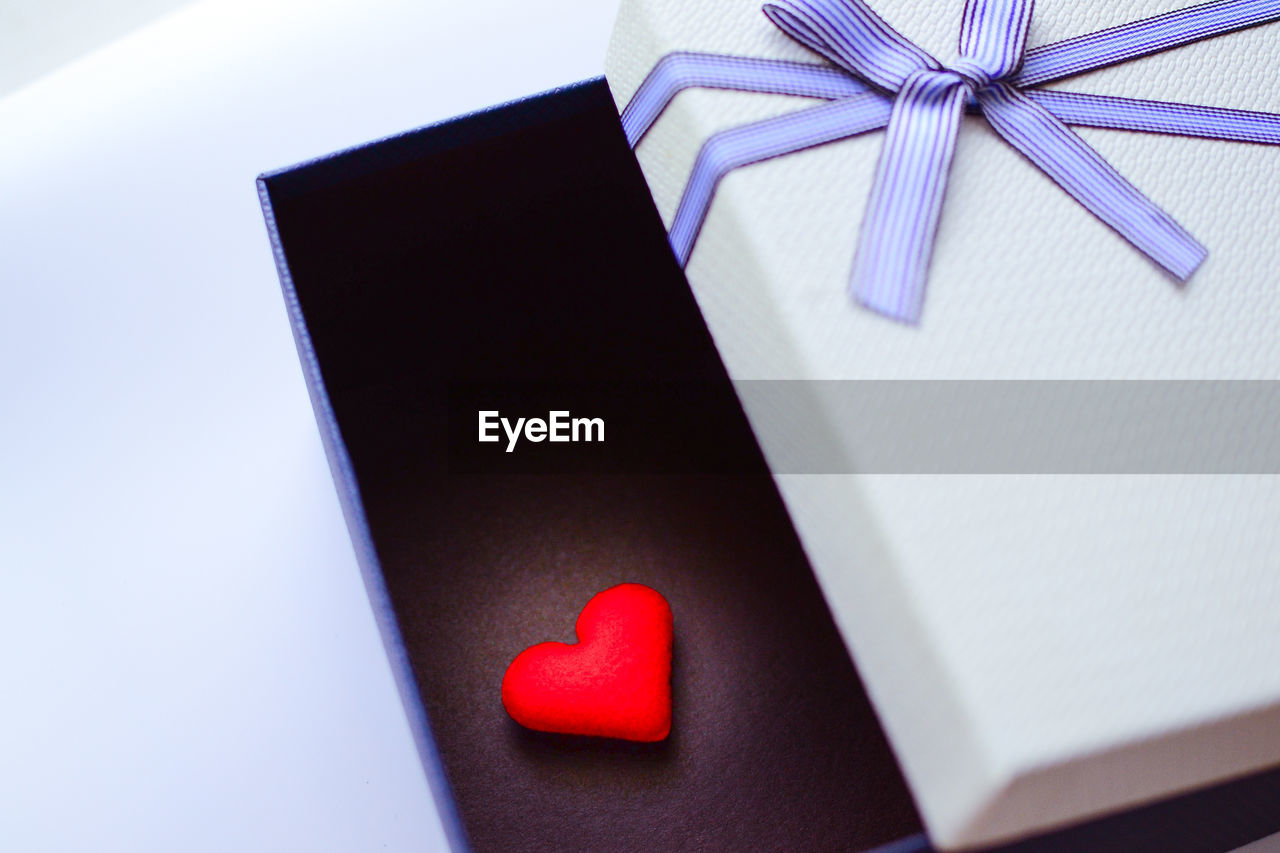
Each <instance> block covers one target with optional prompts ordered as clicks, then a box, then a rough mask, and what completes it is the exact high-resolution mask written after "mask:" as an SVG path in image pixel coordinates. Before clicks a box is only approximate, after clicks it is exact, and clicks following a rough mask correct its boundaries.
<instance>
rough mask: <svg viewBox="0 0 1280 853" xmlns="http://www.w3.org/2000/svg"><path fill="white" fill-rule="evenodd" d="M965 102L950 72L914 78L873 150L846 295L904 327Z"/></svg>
mask: <svg viewBox="0 0 1280 853" xmlns="http://www.w3.org/2000/svg"><path fill="white" fill-rule="evenodd" d="M965 99H966V90H965V87H964V86H963V85H962V84H961V83H960V82H959V80H958V79H956V78H954V77H952V76H951V75H945V74H934V73H928V72H925V73H922V74H918V75H915V76H913V77H912V78H910V79H909V80H908V81H907V83H906V85H905V86H904V87H903V89H902V91H901V92H900V93H899V95H898V98H897V100H896V101H895V102H894V105H893V114H892V117H891V118H890V120H889V130H888V133H887V134H886V135H885V141H884V148H883V150H882V151H881V152H880V161H879V163H878V165H877V167H876V177H875V184H874V185H873V187H872V190H871V199H870V201H869V202H868V205H867V211H866V214H865V215H864V218H863V221H862V234H861V236H860V238H859V242H858V252H857V255H856V256H855V258H854V263H853V275H852V277H851V279H850V282H849V292H850V295H851V296H852V297H853V298H854V299H855V300H856V301H857V302H859V303H861V304H862V305H864V306H866V307H867V308H870V309H871V310H873V311H876V312H878V313H880V314H883V315H885V316H887V317H890V318H892V319H895V320H899V321H901V322H904V323H916V322H918V321H919V319H920V312H921V308H922V306H923V303H924V290H925V280H926V277H927V276H928V272H929V260H930V258H931V257H932V254H933V239H934V235H935V234H936V232H937V230H938V217H939V215H940V214H941V212H942V201H943V196H944V195H945V193H946V188H947V177H948V175H949V173H950V170H951V159H952V156H953V155H954V154H955V144H956V135H957V134H958V133H959V130H960V116H961V113H962V111H963V108H964V102H965Z"/></svg>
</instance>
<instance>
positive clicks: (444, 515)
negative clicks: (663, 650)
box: [259, 81, 1280, 853]
mask: <svg viewBox="0 0 1280 853" xmlns="http://www.w3.org/2000/svg"><path fill="white" fill-rule="evenodd" d="M259 191H260V194H261V197H262V201H263V209H264V211H265V213H266V219H267V225H268V233H269V235H270V237H271V242H272V246H273V248H274V250H275V255H276V261H277V264H278V267H279V271H280V276H281V281H282V283H283V287H284V293H285V297H286V305H287V307H288V310H289V316H290V320H291V323H292V326H293V331H294V335H295V338H296V341H297V344H298V351H299V354H300V356H301V361H302V366H303V369H304V374H305V376H306V380H307V384H308V388H309V389H310V392H311V395H312V399H313V402H314V405H315V409H316V414H317V421H318V423H319V425H320V430H321V435H322V437H323V439H324V443H325V447H326V451H327V453H328V456H329V460H330V464H331V466H332V469H333V472H334V480H335V483H336V486H337V489H338V492H339V495H340V497H341V499H342V503H343V507H344V511H345V514H346V518H347V523H348V526H349V528H350V532H351V535H352V540H353V542H354V544H355V547H356V553H357V556H358V558H359V561H360V564H361V567H362V570H363V572H364V576H365V582H366V586H367V588H368V591H369V596H370V600H371V602H372V605H373V609H374V613H375V615H376V617H377V620H378V623H379V626H380V629H381V631H382V633H383V637H384V640H385V643H386V646H387V651H388V656H389V659H390V662H391V666H392V670H393V673H394V675H395V678H396V681H397V683H398V685H399V687H400V692H401V696H402V699H403V702H404V706H405V709H406V713H407V716H408V719H409V723H410V726H411V728H412V730H413V732H414V735H415V740H416V742H417V745H418V749H419V752H420V755H421V758H422V762H423V766H424V769H425V772H426V773H427V776H428V778H429V779H430V781H431V784H432V789H433V791H434V793H435V795H436V805H437V808H438V811H439V813H440V815H441V817H442V819H443V821H444V824H445V827H446V831H447V834H448V836H449V839H450V844H451V847H452V848H453V849H454V850H456V851H459V853H461V851H465V850H476V851H490V850H492V851H504V853H506V851H519V850H537V851H544V850H600V851H607V850H645V851H648V850H653V849H696V850H726V851H739V850H744V849H807V850H853V851H867V852H868V853H871V851H874V853H916V851H928V850H930V849H933V848H932V847H931V845H930V841H929V840H928V839H927V838H926V836H925V834H924V833H923V831H922V825H921V822H920V818H919V816H918V814H917V811H916V808H915V803H914V800H913V796H912V792H911V791H909V790H908V788H907V786H906V783H905V781H904V779H903V776H902V774H901V772H900V770H899V767H898V764H897V761H896V760H895V756H894V754H893V752H892V751H891V749H890V746H889V744H888V742H887V740H886V738H885V735H884V732H883V730H882V728H881V726H880V724H879V722H878V719H877V716H876V714H875V713H874V712H873V710H872V705H871V703H870V702H869V700H868V698H867V695H866V693H865V692H864V690H863V687H862V682H861V680H860V678H859V672H858V670H856V669H855V667H854V665H853V662H852V661H851V659H850V657H849V654H848V651H847V649H846V647H845V645H844V643H843V639H842V637H841V634H840V632H839V630H838V629H837V626H836V623H835V621H834V620H833V618H832V613H831V610H830V609H829V608H828V605H827V601H826V599H824V597H823V595H822V592H821V589H820V587H819V585H818V583H817V581H816V580H815V576H814V573H813V570H812V569H811V566H810V563H809V561H808V559H807V558H806V555H805V553H804V552H803V551H802V549H801V547H800V544H799V542H798V540H797V538H796V534H795V531H794V529H793V526H792V522H791V519H790V518H789V517H788V515H787V514H786V512H785V510H784V507H783V504H782V502H781V500H780V498H779V495H778V492H777V490H776V488H775V481H774V479H773V478H772V477H771V475H770V473H769V471H768V469H767V468H766V467H765V466H764V462H763V459H762V457H761V455H760V452H759V449H758V447H757V443H756V439H755V436H754V435H753V433H752V432H751V431H750V429H749V427H748V423H747V420H746V418H745V417H744V414H743V411H742V409H741V407H740V406H739V403H738V401H737V399H736V397H735V393H734V391H735V388H734V386H733V385H732V384H731V382H730V380H729V378H728V376H727V374H726V373H725V371H724V367H723V365H722V363H721V360H720V357H719V355H718V353H717V352H716V350H715V347H714V345H713V342H712V340H711V337H710V335H709V334H708V332H707V329H706V327H705V325H704V322H703V320H702V317H701V315H700V313H699V311H698V308H697V306H696V304H695V302H694V299H693V296H692V294H691V292H690V290H689V288H688V284H687V282H686V280H685V278H684V276H683V275H682V274H681V272H680V270H679V267H678V265H677V264H676V262H675V260H674V259H673V257H672V253H671V252H670V249H669V247H668V244H667V241H666V238H665V235H664V233H663V227H662V223H661V220H660V218H659V216H658V214H657V212H656V210H655V209H654V206H653V203H652V201H651V199H650V197H649V194H648V190H647V188H646V186H645V183H644V178H643V176H642V174H641V172H640V170H639V168H638V166H637V164H636V161H635V159H634V158H633V156H632V155H631V153H630V151H629V148H628V144H627V141H626V139H625V136H624V133H623V129H622V127H621V125H620V123H619V120H618V114H617V111H616V109H615V107H614V104H613V101H612V99H611V97H610V95H609V92H608V89H607V88H606V86H605V84H604V82H603V81H592V82H588V83H585V84H582V85H580V86H576V87H571V88H569V89H565V90H562V91H558V92H553V93H549V94H546V95H542V96H539V97H535V98H531V99H529V100H527V101H523V102H519V103H516V104H511V105H507V106H503V107H499V108H495V109H493V110H489V111H485V112H483V113H479V114H476V115H474V116H468V117H464V118H461V119H458V120H456V121H452V122H448V123H445V124H442V125H438V126H434V127H429V128H424V129H421V130H417V131H413V132H410V133H406V134H404V135H402V136H398V137H395V138H392V139H387V140H382V141H379V142H375V143H371V144H370V145H367V146H363V147H361V148H357V149H354V150H351V151H347V152H342V153H340V154H336V155H334V156H332V157H326V158H323V159H321V160H318V161H315V162H312V163H306V164H302V165H300V166H297V167H293V168H289V169H285V170H282V171H279V172H273V173H271V174H268V175H265V176H263V178H262V179H260V182H259ZM739 387H741V386H739ZM559 409H564V410H568V411H571V412H574V413H581V414H591V415H601V416H602V419H603V420H604V421H605V425H606V432H605V436H604V437H605V441H603V442H601V443H586V444H552V443H550V442H545V443H528V444H521V445H520V446H519V447H517V448H516V449H515V450H513V451H512V452H511V453H507V452H505V443H488V442H485V443H482V442H480V441H478V412H480V411H491V410H492V411H501V412H509V413H511V414H516V413H526V414H528V413H534V412H545V411H550V410H559ZM620 581H642V582H647V583H649V584H651V585H653V586H654V587H656V588H658V589H659V590H660V591H662V592H663V593H664V594H665V595H666V596H667V597H668V599H669V600H670V601H671V604H672V607H673V610H674V613H675V625H676V628H675V660H674V670H673V672H674V675H673V692H674V705H673V710H674V718H673V728H672V734H671V736H670V737H669V738H668V739H667V740H666V741H664V742H662V743H659V744H627V743H623V742H618V741H607V740H596V739H591V738H574V737H567V736H556V735H545V734H539V733H535V732H531V731H526V730H523V729H521V728H520V727H519V726H518V725H517V724H516V723H514V722H513V721H512V720H510V719H509V718H507V716H506V714H505V713H504V711H503V709H502V705H501V702H500V699H499V683H500V681H501V677H502V673H503V671H504V669H505V667H506V665H507V664H508V663H509V662H510V661H511V659H512V658H513V657H514V656H515V655H516V654H517V653H518V652H519V651H520V650H521V649H522V648H524V647H526V646H527V645H529V644H532V643H534V642H538V641H542V640H547V639H554V640H563V641H571V640H572V639H573V636H572V623H573V619H574V617H575V616H576V614H577V612H578V610H579V609H580V608H581V607H582V605H583V604H584V603H585V602H586V600H587V599H588V598H589V597H590V596H591V595H592V594H593V593H595V592H597V591H599V590H600V589H603V588H605V587H607V586H609V585H611V584H614V583H617V582H620ZM933 677H938V676H937V673H936V672H933V671H930V670H929V669H928V668H927V667H922V668H921V669H920V670H918V671H915V670H903V671H901V672H899V673H898V678H899V680H901V681H904V682H905V681H910V680H922V679H928V678H933ZM920 690H921V692H922V693H924V692H927V686H922V687H921V688H920ZM917 710H918V711H919V712H920V713H927V712H928V710H929V709H927V708H920V709H917ZM1277 796H1280V773H1275V772H1271V773H1268V774H1264V775H1257V776H1252V777H1249V778H1246V779H1241V780H1236V781H1232V782H1228V783H1225V784H1220V785H1214V786H1210V787H1207V788H1203V789H1200V790H1197V791H1195V792H1192V793H1188V794H1185V795H1181V796H1178V797H1174V798H1170V799H1165V800H1162V801H1161V802H1158V803H1154V804H1151V805H1147V806H1143V807H1140V808H1134V809H1129V810H1126V811H1124V812H1123V813H1120V814H1116V815H1113V816H1110V817H1107V818H1104V819H1101V820H1094V821H1091V822H1087V823H1083V824H1079V825H1076V826H1072V827H1070V828H1066V829H1062V830H1059V831H1055V832H1052V833H1048V834H1041V835H1038V836H1035V837H1033V838H1028V839H1026V840H1023V841H1019V842H1016V843H1014V844H1013V845H1011V846H1005V847H1001V848H1000V850H1001V851H1002V853H1048V851H1053V850H1090V851H1098V853H1106V852H1107V851H1117V853H1118V851H1127V850H1133V849H1159V850H1162V851H1168V852H1169V853H1195V852H1196V851H1214V853H1217V851H1226V850H1229V849H1231V848H1233V847H1236V846H1238V845H1240V844H1243V843H1245V842H1247V841H1250V840H1253V839H1255V838H1258V837H1261V836H1262V835H1265V834H1267V833H1268V832H1273V831H1276V830H1280V818H1278V817H1277V815H1276V814H1275V810H1274V803H1275V802H1276V799H1277Z"/></svg>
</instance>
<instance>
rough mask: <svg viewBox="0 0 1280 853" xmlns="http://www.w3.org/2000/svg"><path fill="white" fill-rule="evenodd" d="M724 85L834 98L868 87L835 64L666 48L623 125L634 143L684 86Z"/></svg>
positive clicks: (631, 103)
mask: <svg viewBox="0 0 1280 853" xmlns="http://www.w3.org/2000/svg"><path fill="white" fill-rule="evenodd" d="M695 87H697V88H702V89H728V90H730V91H735V92H758V93H763V94H770V95H793V96H795V97H801V98H822V99H823V100H828V101H832V100H836V99H837V98H848V97H850V96H852V95H860V94H862V93H864V92H868V91H870V90H871V87H870V86H868V85H867V84H866V83H863V82H862V81H861V80H858V79H857V78H856V77H851V76H849V74H847V73H846V72H844V71H841V70H840V69H839V68H832V67H830V66H827V65H812V64H808V63H804V62H787V61H785V60H781V59H752V58H750V57H745V56H719V55H717V54H713V53H684V52H680V53H669V54H667V55H666V56H664V57H662V59H660V60H659V61H658V64H657V65H655V66H654V67H653V70H652V71H650V72H649V74H648V76H647V77H645V78H644V82H643V83H641V84H640V88H639V89H637V90H636V93H635V95H634V96H632V98H631V100H630V101H628V102H627V106H626V108H625V109H623V111H622V129H623V131H625V132H626V135H627V142H629V143H630V144H631V147H632V148H635V147H636V146H637V145H638V144H640V140H641V139H643V138H644V135H645V134H646V133H648V132H649V129H650V128H651V127H653V125H654V123H655V122H656V121H657V120H658V117H659V116H661V115H662V113H663V111H664V110H666V108H667V106H668V105H669V104H670V103H671V101H672V100H673V99H674V98H675V96H676V95H678V94H680V93H681V92H683V91H684V90H685V89H692V88H695Z"/></svg>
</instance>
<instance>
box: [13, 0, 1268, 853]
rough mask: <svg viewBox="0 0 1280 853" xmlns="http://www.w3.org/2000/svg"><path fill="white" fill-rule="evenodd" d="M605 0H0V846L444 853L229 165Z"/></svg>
mask: <svg viewBox="0 0 1280 853" xmlns="http://www.w3.org/2000/svg"><path fill="white" fill-rule="evenodd" d="M615 5H616V4H615V3H614V2H613V0H541V2H539V3H538V4H536V5H534V4H529V3H516V2H508V0H488V2H478V3H477V2H472V3H466V4H458V5H457V6H447V5H446V4H444V3H443V2H441V0H420V2H408V0H366V2H354V0H352V2H336V0H323V1H322V2H309V3H303V2H295V0H269V2H268V0H257V2H242V0H204V2H201V3H198V4H194V5H191V4H184V3H183V2H182V0H117V2H113V3H110V4H102V3H89V2H86V0H40V2H38V3H37V2H35V0H0V30H2V31H0V54H3V55H4V56H5V60H4V61H3V62H0V128H3V130H0V293H2V294H3V296H4V297H5V307H4V309H3V310H2V311H0V678H3V682H2V683H3V685H4V688H3V690H2V691H0V768H2V769H0V802H3V803H4V806H3V807H0V845H2V846H3V848H4V849H5V850H22V851H27V850H33V851H35V850H41V851H43V850H95V851H114V850H121V851H124V850H128V851H161V850H164V851H169V850H184V851H202V850H209V851H227V850H243V851H255V850H272V851H275V850H307V851H324V850H352V851H364V850H390V851H395V850H414V851H430V850H436V849H442V845H443V839H442V835H441V832H440V827H439V822H438V820H437V818H436V816H435V812H434V807H433V805H432V800H431V796H430V793H429V792H428V790H427V787H426V783H425V779H424V777H423V774H422V771H421V768H420V766H419V764H418V759H417V755H416V753H415V751H414V748H413V744H412V742H411V740H410V737H409V732H408V728H407V724H406V722H405V717H404V714H403V712H402V710H401V708H400V704H399V700H398V698H397V696H396V693H395V689H394V686H393V684H392V681H391V675H390V671H389V669H388V666H387V662H386V658H385V656H384V654H383V651H382V647H381V642H380V640H379V637H378V635H377V633H376V631H375V629H374V624H373V619H372V616H371V614H370V611H369V607H368V604H367V602H366V599H365V596H364V590H363V587H362V585H361V582H360V579H359V574H358V570H357V567H356V565H355V561H354V557H353V554H352V550H351V546H350V544H349V542H348V540H347V535H346V530H345V528H344V526H343V522H342V518H341V515H340V512H339V509H338V506H337V500H336V497H335V494H334V491H333V488H332V485H331V481H330V479H329V473H328V469H327V466H326V464H325V461H324V456H323V452H322V450H321V448H320V443H319V439H318V434H317V432H316V428H315V423H314V420H313V417H312V414H311V409H310V404H309V402H308V400H307V396H306V391H305V388H304V386H303V382H302V376H301V372H300V370H299V368H298V365H297V359H296V356H295V353H294V349H293V343H292V340H291V337H290V334H289V330H288V324H287V320H286V318H285V314H284V310H283V306H282V303H281V299H280V296H279V290H278V284H277V282H276V277H275V271H274V268H273V266H272V261H271V255H270V251H269V247H268V245H267V240H266V235H265V232H264V229H263V225H262V218H261V214H260V212H259V209H258V204H257V199H256V196H255V193H254V186H253V178H254V176H255V175H256V174H257V173H258V172H260V171H263V170H266V169H271V168H275V167H278V166H284V165H288V164H291V163H293V162H297V161H300V160H302V159H305V158H308V157H311V156H315V155H318V154H323V153H327V152H329V151H332V150H336V149H339V148H342V147H345V146H348V145H352V144H357V143H360V142H364V141H367V140H370V139H373V138H377V137H379V136H382V135H386V134H389V133H394V132H398V131H401V130H404V129H406V128H409V127H414V126H418V125H421V124H424V123H428V122H431V121H434V120H437V119H441V118H445V117H448V116H450V115H453V114H456V113H459V112H463V111H467V110H471V109H475V108H479V107H483V106H486V105H488V104H491V103H496V102H499V101H502V100H506V99H510V98H513V97H519V96H522V95H525V94H529V93H532V92H535V91H538V90H540V89H544V88H548V87H551V86H554V85H559V84H562V83H567V82H571V81H574V80H578V79H582V78H585V77H590V76H594V75H595V74H598V73H599V72H600V68H601V64H602V56H603V52H604V46H605V42H606V39H607V34H608V31H609V28H610V25H611V22H612V18H613V14H614V7H615ZM175 10H176V11H175ZM161 15H164V16H163V17H158V16H161ZM499 15H505V16H506V19H505V20H504V21H500V20H499ZM570 15H572V16H573V18H572V19H571V18H570ZM156 18H158V20H154V21H153V23H151V24H150V25H148V26H147V27H145V28H144V29H142V30H139V31H136V32H133V33H132V34H130V35H127V36H126V37H124V38H122V39H121V40H119V41H114V42H113V41H112V39H114V38H116V37H117V36H125V34H127V33H129V31H130V30H131V29H132V28H134V27H136V26H137V25H138V24H139V23H141V22H144V21H147V20H149V19H156ZM460 33H471V34H474V36H473V37H472V38H467V39H462V38H459V37H458V36H459V34H460ZM535 38H536V39H538V40H537V41H535V40H534V39H535ZM104 43H107V44H106V46H105V47H102V48H101V49H100V50H97V52H95V53H93V54H92V55H89V56H88V57H86V58H83V59H80V60H78V61H76V62H74V63H73V64H71V65H65V64H64V63H66V62H67V61H68V60H70V59H72V58H74V57H75V56H77V55H80V54H83V53H84V52H86V51H88V50H91V49H94V48H97V47H98V46H100V45H102V44H104ZM59 66H62V67H61V68H60V67H59ZM1245 851H1247V853H1277V851H1280V836H1277V837H1274V838H1272V839H1269V840H1265V841H1262V842H1259V843H1258V844H1255V845H1250V846H1249V847H1248V848H1243V849H1242V851H1241V853H1245Z"/></svg>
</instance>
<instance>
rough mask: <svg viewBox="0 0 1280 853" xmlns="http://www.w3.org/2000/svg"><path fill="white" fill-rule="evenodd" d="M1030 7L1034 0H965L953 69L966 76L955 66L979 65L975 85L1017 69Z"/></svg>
mask: <svg viewBox="0 0 1280 853" xmlns="http://www.w3.org/2000/svg"><path fill="white" fill-rule="evenodd" d="M1034 8H1035V0H968V2H967V3H965V6H964V18H963V19H962V20H961V22H960V61H959V62H957V63H955V64H954V66H953V70H956V71H957V72H958V73H963V74H964V75H965V76H966V77H968V76H970V75H969V74H968V73H965V72H961V71H959V67H958V66H963V67H965V68H972V69H981V70H982V71H983V72H985V80H984V83H983V86H979V87H978V88H985V86H986V85H988V84H990V83H991V81H993V80H1001V79H1003V78H1005V77H1008V76H1009V75H1011V74H1013V73H1014V72H1015V71H1017V70H1018V68H1019V67H1020V66H1021V65H1022V57H1023V54H1025V53H1026V50H1027V31H1028V30H1029V29H1030V27H1031V12H1032V10H1033V9H1034ZM975 79H980V78H975Z"/></svg>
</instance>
